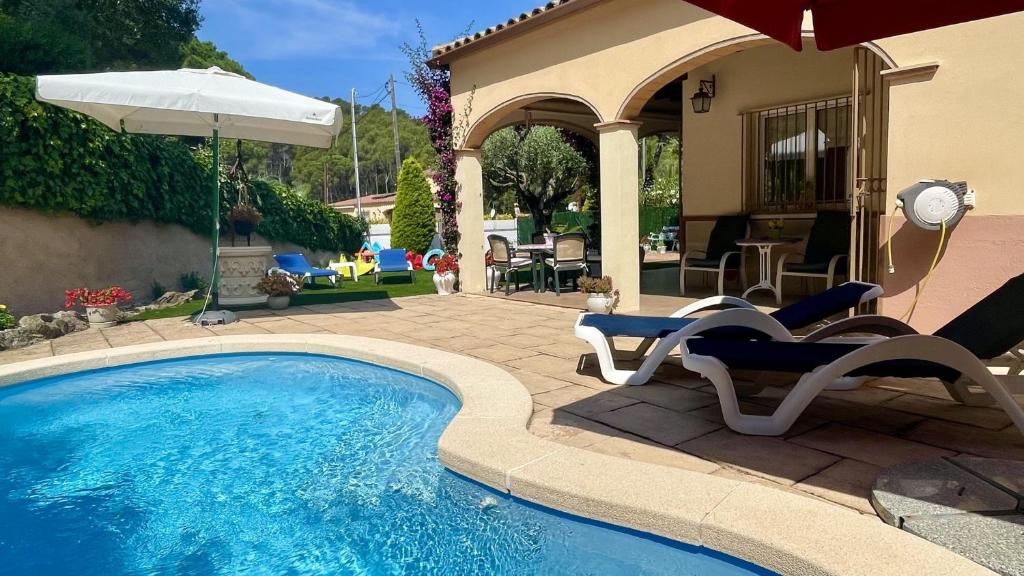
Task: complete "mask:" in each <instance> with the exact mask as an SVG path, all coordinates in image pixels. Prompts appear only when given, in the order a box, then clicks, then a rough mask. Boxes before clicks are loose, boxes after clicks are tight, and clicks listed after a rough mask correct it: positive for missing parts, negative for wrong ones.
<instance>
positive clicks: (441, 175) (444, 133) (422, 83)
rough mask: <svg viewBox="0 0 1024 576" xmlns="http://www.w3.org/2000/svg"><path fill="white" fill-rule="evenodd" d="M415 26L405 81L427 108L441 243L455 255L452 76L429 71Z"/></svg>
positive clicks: (423, 43)
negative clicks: (416, 39)
mask: <svg viewBox="0 0 1024 576" xmlns="http://www.w3.org/2000/svg"><path fill="white" fill-rule="evenodd" d="M417 26H418V27H419V32H420V42H419V44H418V45H416V46H411V45H409V44H405V45H404V46H403V47H402V49H403V51H404V52H405V54H406V56H407V57H408V58H409V64H410V68H411V71H410V72H407V73H406V78H407V79H408V80H409V84H411V85H412V87H413V88H414V89H415V90H416V92H417V93H418V94H419V95H420V97H421V98H423V101H424V102H425V103H426V105H427V113H426V115H424V116H423V123H424V124H425V125H426V126H427V130H428V131H429V132H430V140H431V144H432V145H433V147H434V151H435V152H437V169H436V170H435V171H434V175H433V179H434V183H435V184H437V201H438V204H439V205H440V206H441V242H442V244H443V245H444V249H445V251H447V252H450V253H453V254H458V251H459V237H460V234H459V223H458V213H459V208H460V203H459V199H458V184H457V183H456V182H455V129H454V122H453V115H454V112H455V111H454V108H453V107H452V97H451V73H450V72H449V71H448V70H447V69H446V68H431V67H430V66H428V65H427V62H428V61H429V60H430V59H431V52H430V48H429V47H428V45H427V41H426V36H425V35H424V34H423V28H422V26H420V25H419V23H418V22H417Z"/></svg>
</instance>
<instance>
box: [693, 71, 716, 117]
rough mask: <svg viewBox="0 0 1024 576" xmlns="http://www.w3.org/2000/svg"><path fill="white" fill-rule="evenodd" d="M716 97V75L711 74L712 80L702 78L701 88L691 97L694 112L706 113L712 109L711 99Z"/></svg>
mask: <svg viewBox="0 0 1024 576" xmlns="http://www.w3.org/2000/svg"><path fill="white" fill-rule="evenodd" d="M714 97H715V77H714V75H712V76H711V80H710V81H708V80H701V81H700V89H699V90H697V93H696V94H694V95H693V98H690V102H691V103H693V112H694V114H705V113H707V112H708V111H710V110H711V99H712V98H714Z"/></svg>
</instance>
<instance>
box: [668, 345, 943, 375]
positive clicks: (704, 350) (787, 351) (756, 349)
mask: <svg viewBox="0 0 1024 576" xmlns="http://www.w3.org/2000/svg"><path fill="white" fill-rule="evenodd" d="M685 345H686V350H687V352H689V353H690V354H696V355H698V356H711V357H712V358H717V359H718V360H720V361H721V362H722V363H723V364H725V365H726V366H728V367H729V369H730V370H757V371H764V372H792V373H795V374H806V373H808V372H812V371H814V369H815V368H818V367H819V366H824V365H826V364H831V363H832V362H834V361H836V360H838V359H840V358H842V357H843V356H845V355H847V354H849V353H850V352H853V351H855V350H857V349H859V348H862V347H864V346H867V344H844V343H836V342H765V341H756V340H720V339H717V338H690V339H687V340H686V342H685ZM849 376H878V377H885V376H890V377H895V378H938V379H940V380H943V381H945V382H955V381H956V380H957V379H958V378H959V377H960V373H959V372H957V371H956V370H953V369H951V368H947V367H944V366H939V365H937V364H932V363H931V362H924V361H921V360H889V361H886V362H878V363H876V364H872V365H870V366H865V367H863V368H859V369H857V370H855V371H853V372H851V373H850V374H849Z"/></svg>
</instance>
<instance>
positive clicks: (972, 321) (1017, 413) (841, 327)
mask: <svg viewBox="0 0 1024 576" xmlns="http://www.w3.org/2000/svg"><path fill="white" fill-rule="evenodd" d="M738 325H742V326H751V327H754V328H756V329H758V330H759V331H761V332H764V333H765V334H768V335H770V336H771V340H760V341H758V340H726V339H722V338H717V337H714V336H707V337H704V338H686V339H684V340H683V342H682V345H681V351H682V353H683V366H684V367H686V368H687V369H689V370H692V371H694V372H697V373H699V374H700V375H701V376H703V377H704V378H707V379H708V380H710V381H711V383H712V384H713V385H714V386H715V389H716V390H717V391H718V396H719V401H720V402H721V405H722V414H723V417H724V418H725V421H726V424H728V426H729V427H730V428H732V429H733V430H736V431H737V432H741V433H744V434H758V435H779V434H783V433H785V432H786V431H787V430H788V429H789V428H790V426H792V425H793V423H794V422H795V421H796V419H797V418H798V417H799V416H800V414H801V413H802V412H803V411H804V409H806V408H807V406H808V404H810V403H811V401H812V400H814V398H815V397H816V396H817V395H818V394H820V393H821V392H822V391H823V390H826V389H828V390H843V389H850V388H852V386H848V385H847V384H849V383H850V382H853V383H854V386H856V385H859V384H860V382H862V381H863V379H865V378H871V377H889V378H934V379H937V380H939V381H940V382H942V384H943V385H944V386H945V387H946V389H947V391H948V392H949V394H950V396H952V397H953V398H954V399H955V400H957V401H959V402H960V403H962V404H966V405H973V406H977V405H986V404H998V406H999V407H1000V408H1002V409H1003V410H1004V411H1005V412H1006V413H1007V414H1008V415H1009V416H1010V419H1011V420H1012V421H1013V423H1014V424H1015V425H1016V426H1017V428H1018V429H1019V430H1021V432H1024V409H1022V408H1021V406H1020V404H1019V403H1018V402H1017V400H1016V399H1015V398H1014V396H1013V394H1014V393H1021V392H1024V390H1021V387H1020V382H1019V376H1016V375H1009V376H997V375H995V374H993V373H992V372H991V371H990V370H989V369H988V367H987V366H986V365H985V363H984V361H985V360H988V359H993V358H996V357H998V356H1001V355H1003V354H1006V353H1008V352H1011V353H1012V352H1014V351H1015V349H1016V348H1017V347H1018V345H1019V343H1020V342H1021V341H1024V274H1022V275H1020V276H1017V277H1016V278H1013V279H1011V280H1010V281H1008V282H1007V283H1006V284H1004V285H1003V286H1002V287H1001V288H999V289H998V290H996V291H995V292H993V293H992V294H990V295H989V296H987V297H985V298H984V299H982V300H981V301H980V302H978V303H977V304H975V305H974V306H972V307H971V308H969V309H968V310H967V311H966V312H964V313H963V314H961V315H960V316H957V317H956V318H954V319H953V320H951V321H950V322H949V323H947V324H946V325H945V326H943V327H942V328H940V329H939V330H937V331H936V332H935V333H934V334H933V335H930V336H928V335H923V334H918V333H917V332H916V331H914V329H913V328H911V327H909V326H907V325H905V324H902V323H900V322H899V321H897V320H894V319H892V318H886V317H879V316H858V317H854V318H850V319H848V320H845V321H839V322H836V323H835V324H831V325H828V326H826V327H825V328H823V329H821V330H819V331H817V332H815V333H812V334H810V335H808V336H807V337H805V338H804V339H802V340H799V341H798V340H796V339H795V338H794V337H793V336H792V334H790V332H789V331H788V330H787V329H786V328H785V327H784V326H783V325H782V324H781V323H779V322H778V321H777V320H776V319H774V318H771V317H768V316H765V315H760V314H751V313H750V311H749V310H725V311H723V312H721V313H719V314H715V315H714V316H711V317H709V318H708V326H709V327H726V326H738ZM865 332H867V333H874V334H881V335H884V336H889V337H882V338H875V339H869V340H866V341H865V340H862V339H851V338H837V336H841V335H844V334H854V333H856V334H862V333H865ZM731 370H743V371H747V370H756V371H762V372H786V373H797V374H803V376H802V377H801V378H800V380H799V381H798V382H797V384H796V385H795V386H794V387H793V389H792V390H791V391H790V392H789V394H787V395H786V397H785V399H783V401H782V403H781V404H780V405H779V407H778V408H777V409H776V410H775V412H774V413H773V414H772V415H771V416H754V415H747V414H742V413H740V412H739V408H738V404H737V400H736V389H735V387H734V384H733V380H732V376H731V375H730V371H731Z"/></svg>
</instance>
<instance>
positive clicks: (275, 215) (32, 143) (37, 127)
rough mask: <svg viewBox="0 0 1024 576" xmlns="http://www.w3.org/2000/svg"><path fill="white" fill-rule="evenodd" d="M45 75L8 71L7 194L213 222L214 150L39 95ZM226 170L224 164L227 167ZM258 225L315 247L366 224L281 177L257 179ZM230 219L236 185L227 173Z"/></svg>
mask: <svg viewBox="0 0 1024 576" xmlns="http://www.w3.org/2000/svg"><path fill="white" fill-rule="evenodd" d="M34 92H35V79H34V78H29V77H23V76H13V75H8V74H0V204H2V205H7V206H14V207H20V208H30V209H34V210H41V211H45V212H51V213H72V214H76V215H78V216H80V217H82V218H85V219H87V220H90V221H93V222H97V223H99V222H111V221H131V222H137V221H141V220H154V221H157V222H165V223H172V224H180V225H182V226H185V227H186V228H189V229H190V230H193V231H194V232H196V233H198V234H204V235H205V234H208V233H209V231H210V204H209V177H208V174H209V167H210V154H209V150H208V149H205V148H199V149H198V150H193V149H192V148H190V147H189V145H188V144H187V143H186V142H185V141H184V140H183V139H179V138H173V137H163V136H145V135H126V134H118V133H116V132H114V131H113V130H110V129H109V128H107V127H106V126H104V125H102V124H100V123H99V122H96V121H94V120H92V119H90V118H88V117H86V116H84V115H81V114H77V113H74V112H70V111H67V110H64V109H61V108H57V107H54V106H50V105H47V104H41V103H39V102H38V101H36V100H35V96H34ZM223 172H226V171H224V170H222V173H223ZM251 194H252V195H253V198H254V202H255V203H256V204H257V205H258V206H259V208H260V210H261V211H262V212H263V214H264V220H263V222H262V223H261V224H260V226H259V228H258V229H257V231H258V232H259V233H260V234H262V235H263V236H265V237H267V238H269V239H271V240H279V241H288V242H292V243H294V244H298V245H300V246H304V247H306V248H309V249H313V250H330V251H338V250H353V249H355V248H357V247H358V246H359V244H360V242H361V235H362V233H363V232H364V231H365V224H364V223H362V222H361V221H359V220H356V219H355V218H352V217H350V216H345V215H342V214H340V213H338V212H336V211H334V210H332V209H331V208H329V207H327V206H324V205H323V204H321V203H318V202H315V201H313V200H310V199H308V198H305V197H301V196H298V195H297V194H295V193H294V192H293V191H291V190H289V189H288V188H287V187H285V186H283V185H281V184H271V183H267V182H262V181H256V182H253V183H252V191H251ZM221 198H222V203H221V220H222V229H224V230H227V227H226V220H225V216H226V214H227V212H228V210H229V209H230V206H231V204H232V203H233V202H234V200H235V198H236V195H235V194H234V189H233V186H232V185H231V184H230V183H226V182H225V183H224V185H223V194H222V196H221Z"/></svg>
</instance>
